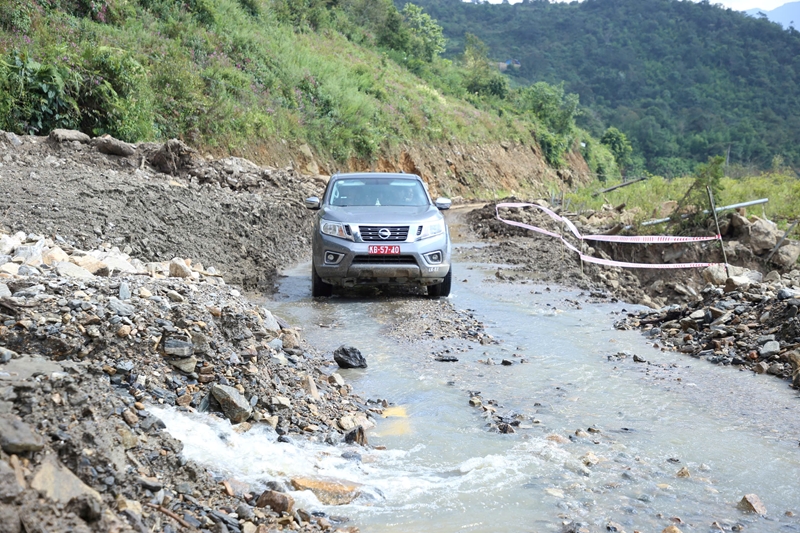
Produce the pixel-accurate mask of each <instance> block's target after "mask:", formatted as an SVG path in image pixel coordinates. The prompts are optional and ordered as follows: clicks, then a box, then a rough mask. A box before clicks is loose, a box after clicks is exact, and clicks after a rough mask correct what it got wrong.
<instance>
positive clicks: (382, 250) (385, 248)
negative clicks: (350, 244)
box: [369, 244, 400, 255]
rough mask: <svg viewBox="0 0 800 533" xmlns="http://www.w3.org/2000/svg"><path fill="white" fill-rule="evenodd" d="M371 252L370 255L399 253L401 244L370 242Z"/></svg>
mask: <svg viewBox="0 0 800 533" xmlns="http://www.w3.org/2000/svg"><path fill="white" fill-rule="evenodd" d="M369 253H370V255H399V254H400V246H399V245H388V244H370V245H369Z"/></svg>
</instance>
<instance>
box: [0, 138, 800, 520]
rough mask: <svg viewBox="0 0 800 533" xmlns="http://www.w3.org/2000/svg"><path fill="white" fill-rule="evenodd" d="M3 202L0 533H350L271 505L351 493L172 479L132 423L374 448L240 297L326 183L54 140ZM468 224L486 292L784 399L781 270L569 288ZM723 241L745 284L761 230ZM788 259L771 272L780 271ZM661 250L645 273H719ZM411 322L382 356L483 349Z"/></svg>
mask: <svg viewBox="0 0 800 533" xmlns="http://www.w3.org/2000/svg"><path fill="white" fill-rule="evenodd" d="M0 181H1V182H2V184H3V187H2V189H1V190H0V217H2V218H0V533H5V532H7V531H8V532H13V533H17V532H20V531H26V532H29V533H30V532H33V531H62V530H64V531H66V530H68V529H69V530H74V531H130V530H134V531H146V530H147V531H164V532H169V531H177V530H188V531H191V530H205V531H215V532H217V531H218V532H224V531H231V532H236V531H241V532H246V533H252V532H259V533H261V532H267V531H273V530H281V529H286V528H291V529H295V530H297V529H300V530H305V531H327V530H334V529H338V530H348V529H352V528H348V527H347V526H346V525H342V523H339V522H337V519H336V517H331V516H323V515H320V514H310V513H308V512H305V511H304V510H303V509H296V508H294V505H293V502H292V501H291V498H290V497H289V496H288V495H287V494H285V493H284V491H285V490H286V488H287V487H288V486H293V487H295V488H308V489H310V490H312V491H314V492H315V494H317V495H318V497H319V499H320V500H323V499H330V498H333V500H331V501H339V502H345V501H350V499H352V498H354V497H356V496H357V491H356V490H353V489H352V488H351V487H346V486H342V485H336V484H333V485H331V484H326V483H325V482H321V481H319V480H307V479H285V480H279V482H276V483H273V484H264V486H251V485H246V484H242V483H240V482H238V481H237V480H234V479H225V478H224V477H220V476H219V475H217V474H212V473H210V472H208V471H206V470H205V469H204V468H203V467H202V466H200V465H198V464H194V463H192V462H191V461H187V460H186V459H185V458H183V457H182V456H181V443H180V442H178V441H176V440H175V439H173V438H171V437H170V436H169V435H168V434H167V433H166V431H164V426H163V424H162V423H161V422H160V421H159V420H158V419H157V418H156V417H155V416H153V415H152V414H150V412H149V411H148V409H149V408H150V407H151V406H162V405H167V406H173V407H174V408H176V409H179V410H183V411H201V412H209V413H212V414H214V416H218V417H219V418H221V419H227V420H229V421H230V422H231V423H232V424H234V425H235V427H236V429H237V431H242V432H246V431H250V430H251V429H252V428H253V427H254V426H255V427H269V428H272V430H274V432H275V435H276V437H277V438H278V440H279V441H281V442H287V443H288V442H290V441H291V440H292V439H297V438H306V439H311V440H314V441H318V442H326V443H331V444H341V443H344V445H345V446H346V447H348V446H352V447H358V446H363V445H368V444H367V443H366V439H365V437H364V431H363V428H365V427H369V426H370V425H371V424H372V420H371V417H372V416H373V415H374V414H378V413H380V412H381V410H382V409H383V408H384V407H385V405H384V404H383V403H375V402H371V401H368V400H363V399H361V398H359V397H358V396H356V395H355V394H353V390H352V388H351V387H350V386H349V385H347V384H346V383H345V382H344V380H343V379H342V377H341V376H340V375H339V374H338V373H337V372H336V369H337V367H338V365H337V363H336V362H334V356H333V354H327V353H326V354H323V353H319V352H317V351H316V350H314V349H313V348H312V347H309V346H308V345H306V344H305V343H304V342H303V341H302V340H301V339H300V336H299V331H298V330H297V329H296V328H292V327H291V326H290V325H289V324H286V323H284V322H282V321H281V320H279V319H278V318H276V317H274V316H273V315H272V313H270V311H269V310H268V309H265V308H264V307H260V306H257V305H255V304H253V303H251V302H250V301H249V300H247V299H246V298H244V297H243V296H242V294H241V293H240V290H242V289H253V288H258V289H261V290H262V291H263V290H266V291H269V290H270V289H271V288H272V282H273V280H274V277H275V273H276V271H277V269H278V268H280V267H281V266H283V265H286V264H290V263H294V262H296V261H297V260H298V259H299V258H301V257H303V256H304V255H305V254H306V253H307V248H308V237H307V235H308V227H309V221H310V217H309V215H308V212H307V211H306V210H305V209H304V208H303V205H302V200H303V198H305V197H307V196H310V195H313V194H318V193H319V192H320V190H321V188H322V187H323V186H324V179H323V178H321V177H311V176H303V175H301V174H299V173H296V172H295V171H294V170H292V169H291V168H289V169H271V168H259V167H257V166H256V165H254V164H252V163H250V162H249V161H246V160H243V159H237V158H227V159H222V160H213V159H210V158H207V157H204V156H201V155H200V154H198V153H196V152H194V151H192V150H191V149H189V148H188V147H186V146H185V145H183V144H182V143H180V142H178V141H170V142H168V143H166V144H164V145H155V144H140V145H136V146H133V145H127V144H125V143H121V142H120V141H117V140H114V139H110V138H96V139H89V138H88V137H86V136H83V135H81V134H79V133H77V132H69V131H56V132H54V133H53V134H51V136H50V137H48V138H40V137H17V136H15V135H13V134H6V133H3V132H0ZM517 215H518V216H520V219H523V220H526V221H529V222H531V221H535V222H537V223H538V224H546V221H544V220H539V219H536V220H534V218H533V217H534V216H535V215H534V214H533V213H532V212H528V211H521V212H519V213H517ZM622 217H624V213H619V212H617V213H616V214H615V213H614V212H612V210H607V211H605V212H602V213H598V214H596V215H595V214H593V215H592V216H586V215H584V218H585V220H578V223H579V224H581V226H582V228H583V227H595V228H599V229H598V230H597V231H600V230H602V229H603V228H606V229H607V228H609V227H611V228H613V227H615V226H617V225H618V224H619V223H620V221H621V220H622ZM469 220H470V223H471V227H472V230H474V231H475V233H477V234H478V235H479V236H480V237H482V238H484V239H486V240H487V241H488V245H487V246H478V247H475V248H472V249H468V250H465V251H464V252H463V254H462V257H464V258H466V259H477V260H480V261H484V262H485V261H489V262H494V263H497V264H498V265H502V266H501V267H499V268H498V271H497V275H496V278H497V279H496V281H497V282H498V283H503V282H507V281H520V282H522V283H526V282H531V283H533V282H537V283H538V282H558V283H562V284H565V285H574V286H579V287H581V288H583V289H585V290H587V291H588V292H589V294H590V297H592V298H596V299H598V300H602V299H607V298H620V299H624V300H626V301H632V302H637V303H643V304H645V305H648V306H650V307H652V308H657V309H659V310H658V311H654V312H652V313H642V314H638V315H630V316H628V317H626V318H625V319H624V320H622V321H620V322H619V324H618V327H640V328H644V329H646V331H647V334H648V335H650V336H652V337H653V339H654V342H658V343H659V346H661V347H663V348H664V349H678V350H681V351H684V352H686V353H690V354H691V355H694V356H698V357H705V358H707V359H709V360H712V361H714V362H717V363H720V364H730V365H736V366H738V367H739V368H752V369H753V370H755V371H763V372H769V373H772V374H775V375H778V376H781V377H784V378H786V377H792V376H794V378H795V379H797V378H796V376H797V373H796V370H794V369H795V368H796V366H797V363H798V356H797V352H796V351H794V350H795V348H797V345H798V342H799V341H798V334H799V333H798V329H800V328H798V327H797V325H798V322H797V321H798V319H797V317H796V314H797V307H798V305H797V301H798V298H799V296H798V294H797V293H798V289H800V275H798V272H797V271H796V270H792V269H791V268H790V266H789V264H787V265H785V266H783V267H780V265H776V266H778V267H779V268H778V269H777V270H776V271H775V272H770V273H769V274H768V275H767V276H766V277H764V278H763V280H762V279H761V278H759V277H758V275H757V274H756V273H754V272H752V271H744V270H743V271H741V272H740V271H737V272H735V274H737V275H735V276H733V277H731V278H730V279H728V277H727V276H725V277H724V279H723V277H722V276H721V275H720V273H719V272H718V271H713V270H709V271H708V272H706V273H705V275H706V278H707V279H703V278H700V277H699V275H698V276H694V277H684V278H680V279H670V278H658V277H655V278H653V277H647V276H650V275H651V274H650V272H645V273H643V272H637V271H632V272H629V271H623V270H620V269H601V268H599V267H595V266H594V265H583V267H581V265H580V264H579V263H578V262H577V261H575V259H574V258H572V257H570V256H569V254H568V253H566V252H564V253H562V251H561V248H560V245H555V244H554V243H552V242H551V241H549V240H548V239H542V238H539V237H535V238H531V237H530V236H528V235H527V232H525V231H524V230H518V229H515V228H512V227H509V226H506V225H504V224H502V223H500V222H498V221H497V220H495V219H494V208H493V207H492V206H488V207H487V208H485V209H479V210H476V211H474V212H473V213H472V214H471V215H469ZM726 220H727V221H728V222H727V225H726V229H725V232H726V233H729V234H730V236H731V237H734V239H732V240H729V241H728V244H727V245H726V246H727V247H728V248H729V250H730V251H729V258H730V257H731V255H734V258H738V260H740V261H741V262H744V263H747V266H752V264H753V263H754V262H755V258H757V257H758V254H761V255H764V250H763V249H758V248H757V247H756V246H755V245H754V242H758V243H760V244H759V245H763V246H766V245H767V244H768V241H769V239H761V237H762V236H760V235H761V233H763V232H761V233H759V232H760V231H761V229H763V226H764V224H762V223H761V222H759V221H758V220H750V219H746V218H744V217H741V219H737V218H735V216H731V217H728V218H726ZM753 228H755V229H753ZM774 234H775V232H771V233H770V235H774ZM754 237H755V238H754ZM759 239H761V240H759ZM762 241H764V242H762ZM773 245H774V240H773ZM788 246H789V247H790V248H787V247H784V248H787V250H784V248H781V253H779V254H776V257H777V258H778V259H777V260H778V261H789V260H790V259H791V253H793V248H791V247H792V246H796V245H795V243H789V245H788ZM757 250H758V251H757ZM667 251H668V252H669V253H668V254H667V256H665V255H664V253H665V252H664V250H663V249H661V250H659V251H658V252H652V254H651V257H650V259H652V258H653V257H655V256H657V257H658V258H660V259H662V260H670V261H677V260H681V261H688V260H696V259H692V258H699V257H704V254H706V255H709V254H711V255H713V253H714V252H713V250H711V249H710V248H706V249H704V248H703V247H695V248H692V249H691V250H690V252H688V255H686V253H685V252H684V253H683V256H682V254H679V253H677V251H675V250H672V251H669V250H667ZM787 251H788V252H790V253H789V254H788V258H786V257H784V256H785V255H786V254H785V253H784V252H787ZM614 252H615V250H614V249H610V248H609V249H597V250H590V253H597V254H599V255H601V256H602V255H603V254H606V256H609V254H613V253H614ZM188 258H192V259H193V260H190V259H188ZM615 258H617V257H615ZM622 258H624V259H626V260H631V257H622ZM634 259H635V260H645V259H643V258H634ZM795 260H796V257H795ZM731 262H734V261H731ZM508 265H512V266H511V267H510V268H509V267H508ZM669 304H672V305H671V306H669V307H666V306H667V305H669ZM406 314H407V316H406V317H405V319H404V320H402V321H400V322H399V323H400V324H402V325H401V326H396V327H394V328H393V329H391V331H389V332H388V335H390V336H392V337H394V338H396V339H397V340H399V341H401V342H409V343H413V342H416V341H418V340H420V339H424V340H431V341H437V342H433V343H431V344H430V346H431V347H432V348H431V353H430V357H431V358H432V359H433V361H435V363H433V364H439V363H441V364H446V362H448V361H452V360H454V359H457V358H458V354H459V352H462V351H465V350H468V349H470V347H471V346H474V345H479V344H488V343H494V342H496V341H495V339H493V338H492V337H491V336H490V335H488V334H487V333H486V331H485V330H484V326H483V324H482V323H481V322H480V321H479V320H478V319H476V317H475V313H474V312H473V311H470V310H459V309H457V308H456V307H455V306H453V305H452V304H450V303H448V302H446V301H429V300H422V299H420V300H414V301H413V302H412V303H411V304H410V305H408V306H407V307H406ZM522 362H524V361H522V360H514V361H509V362H508V363H510V364H517V363H522ZM486 363H487V364H490V363H496V364H506V362H504V361H497V362H490V361H487V362H486ZM472 400H473V402H472V403H473V405H475V406H476V407H481V408H483V409H484V410H485V411H486V416H487V417H488V419H490V422H491V424H490V425H491V427H492V428H494V429H495V430H497V431H501V432H513V431H514V429H513V428H514V427H515V424H519V420H512V419H510V418H507V417H505V415H503V414H502V413H500V414H498V411H497V408H496V406H494V405H493V404H492V400H486V399H481V398H479V397H477V396H476V397H474V398H472ZM339 450H340V451H341V448H340V449H339ZM343 453H349V452H347V451H345V452H343Z"/></svg>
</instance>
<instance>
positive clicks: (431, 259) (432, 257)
mask: <svg viewBox="0 0 800 533" xmlns="http://www.w3.org/2000/svg"><path fill="white" fill-rule="evenodd" d="M425 260H426V261H428V263H431V264H432V265H438V264H439V263H441V262H442V252H430V253H428V254H425Z"/></svg>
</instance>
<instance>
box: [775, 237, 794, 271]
mask: <svg viewBox="0 0 800 533" xmlns="http://www.w3.org/2000/svg"><path fill="white" fill-rule="evenodd" d="M798 257H800V244H795V243H789V244H784V245H783V246H781V247H780V248H779V249H778V251H777V252H775V255H773V256H772V262H773V263H775V264H776V265H778V266H781V267H783V268H789V267H792V266H794V264H795V263H797V258H798Z"/></svg>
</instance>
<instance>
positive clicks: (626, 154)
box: [600, 126, 633, 170]
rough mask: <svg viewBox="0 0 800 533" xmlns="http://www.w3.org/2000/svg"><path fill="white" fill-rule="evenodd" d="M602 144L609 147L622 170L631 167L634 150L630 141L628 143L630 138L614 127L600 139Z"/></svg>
mask: <svg viewBox="0 0 800 533" xmlns="http://www.w3.org/2000/svg"><path fill="white" fill-rule="evenodd" d="M600 144H604V145H606V146H608V149H609V150H611V154H612V155H613V156H614V160H615V161H616V162H617V166H618V167H619V168H620V170H623V169H625V168H627V167H628V165H630V163H631V154H632V153H633V148H632V147H631V143H630V141H628V137H626V136H625V134H624V133H622V132H621V131H619V130H618V129H617V128H615V127H613V126H612V127H610V128H608V129H607V130H606V132H605V133H604V134H603V137H602V138H601V139H600Z"/></svg>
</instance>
